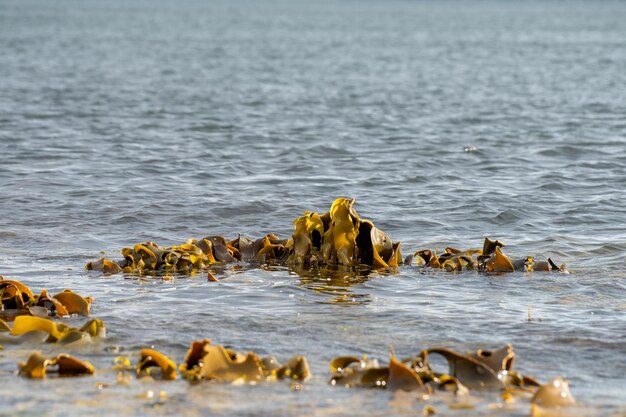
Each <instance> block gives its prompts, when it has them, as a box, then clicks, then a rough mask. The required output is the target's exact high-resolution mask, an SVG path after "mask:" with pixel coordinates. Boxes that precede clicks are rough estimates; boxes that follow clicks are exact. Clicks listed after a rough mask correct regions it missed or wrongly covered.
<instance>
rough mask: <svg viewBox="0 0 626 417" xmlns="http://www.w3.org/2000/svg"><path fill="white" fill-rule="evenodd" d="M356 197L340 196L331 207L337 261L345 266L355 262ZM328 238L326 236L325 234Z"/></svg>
mask: <svg viewBox="0 0 626 417" xmlns="http://www.w3.org/2000/svg"><path fill="white" fill-rule="evenodd" d="M353 204H354V199H348V198H338V199H336V200H335V202H334V203H333V205H332V206H331V208H330V218H331V221H332V244H333V248H334V253H336V256H337V262H338V263H339V264H341V265H344V266H352V265H354V264H355V248H356V233H357V232H356V229H355V223H357V222H358V217H357V216H356V212H355V211H354V209H353V208H352V205H353ZM324 239H326V236H324Z"/></svg>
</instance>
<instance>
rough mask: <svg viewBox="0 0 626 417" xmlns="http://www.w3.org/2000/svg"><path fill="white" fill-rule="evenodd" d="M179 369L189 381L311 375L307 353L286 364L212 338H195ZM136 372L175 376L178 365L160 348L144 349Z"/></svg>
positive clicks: (296, 378)
mask: <svg viewBox="0 0 626 417" xmlns="http://www.w3.org/2000/svg"><path fill="white" fill-rule="evenodd" d="M153 368H157V373H155V372H153ZM178 370H179V371H180V373H181V375H182V377H183V378H185V379H187V380H188V381H190V382H199V381H209V380H213V381H218V382H229V383H245V384H255V383H260V382H271V381H275V380H279V379H291V380H294V381H304V380H306V379H307V378H309V376H310V375H311V371H310V370H309V365H308V362H307V360H306V358H305V357H304V356H294V357H292V358H290V359H289V360H288V361H287V363H286V364H280V363H279V362H278V361H277V360H276V358H275V357H274V356H267V357H261V356H259V355H258V354H256V353H254V352H248V353H241V352H237V351H234V350H232V349H227V348H225V347H224V346H221V345H214V344H212V343H211V341H210V340H209V339H204V340H197V341H194V342H192V343H191V346H190V347H189V350H188V351H187V354H186V355H185V360H184V362H183V363H182V364H181V365H180V367H178ZM136 373H137V376H138V377H143V376H147V375H149V376H153V375H159V376H160V379H164V380H174V379H176V376H177V367H176V363H175V362H174V361H172V360H171V359H170V358H168V357H167V356H165V355H164V354H162V353H161V352H159V351H156V350H154V349H143V350H142V351H141V352H140V360H139V363H138V364H137V368H136Z"/></svg>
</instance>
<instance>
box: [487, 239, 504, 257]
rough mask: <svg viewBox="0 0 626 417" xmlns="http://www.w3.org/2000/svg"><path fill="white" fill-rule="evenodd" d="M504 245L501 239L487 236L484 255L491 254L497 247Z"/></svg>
mask: <svg viewBox="0 0 626 417" xmlns="http://www.w3.org/2000/svg"><path fill="white" fill-rule="evenodd" d="M503 246H504V243H502V242H500V241H499V240H491V239H489V238H488V237H486V238H485V241H484V243H483V252H482V255H491V254H492V253H493V252H494V251H495V250H496V248H501V247H503Z"/></svg>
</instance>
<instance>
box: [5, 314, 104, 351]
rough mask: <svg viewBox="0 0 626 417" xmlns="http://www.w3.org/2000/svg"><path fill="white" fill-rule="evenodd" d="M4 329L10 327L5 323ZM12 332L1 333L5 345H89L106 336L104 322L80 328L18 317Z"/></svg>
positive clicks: (40, 319)
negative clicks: (34, 343)
mask: <svg viewBox="0 0 626 417" xmlns="http://www.w3.org/2000/svg"><path fill="white" fill-rule="evenodd" d="M1 327H2V328H5V327H9V326H8V325H7V324H6V323H4V324H3V325H2V326H1ZM9 329H10V331H8V332H7V331H4V332H2V331H0V341H2V342H3V343H11V344H16V343H23V342H27V341H28V342H36V343H58V344H62V345H67V344H70V343H73V344H77V343H81V342H82V343H88V342H91V341H92V340H93V338H103V337H105V336H106V327H105V325H104V323H103V322H102V320H98V319H91V320H89V321H87V322H86V323H85V324H84V325H83V326H81V327H80V328H76V327H71V326H68V325H67V324H65V323H61V322H55V321H52V320H50V319H47V318H42V317H35V316H26V315H23V316H18V317H16V318H15V321H14V323H13V327H9Z"/></svg>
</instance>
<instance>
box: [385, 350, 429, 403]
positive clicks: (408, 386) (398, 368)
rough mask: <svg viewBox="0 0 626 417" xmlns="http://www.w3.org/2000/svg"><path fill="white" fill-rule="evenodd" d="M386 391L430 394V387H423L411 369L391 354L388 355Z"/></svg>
mask: <svg viewBox="0 0 626 417" xmlns="http://www.w3.org/2000/svg"><path fill="white" fill-rule="evenodd" d="M387 389H390V390H394V391H395V390H402V391H415V390H422V391H424V393H430V387H427V386H424V382H422V379H421V378H420V377H419V375H417V373H415V371H413V370H412V369H411V368H409V367H408V366H406V365H405V364H404V363H402V362H400V361H399V360H398V359H397V358H396V357H395V355H394V354H393V353H392V354H390V355H389V376H388V378H387Z"/></svg>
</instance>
